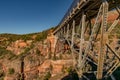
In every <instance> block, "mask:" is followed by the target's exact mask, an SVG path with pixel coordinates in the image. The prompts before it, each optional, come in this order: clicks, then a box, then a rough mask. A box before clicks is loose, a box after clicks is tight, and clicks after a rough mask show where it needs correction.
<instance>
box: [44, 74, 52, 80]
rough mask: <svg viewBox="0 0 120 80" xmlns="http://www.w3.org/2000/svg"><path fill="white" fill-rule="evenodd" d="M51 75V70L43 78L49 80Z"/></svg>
mask: <svg viewBox="0 0 120 80" xmlns="http://www.w3.org/2000/svg"><path fill="white" fill-rule="evenodd" d="M50 77H51V73H50V72H47V74H46V75H45V76H44V79H43V80H49V79H50Z"/></svg>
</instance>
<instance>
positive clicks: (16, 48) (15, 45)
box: [6, 40, 32, 55]
mask: <svg viewBox="0 0 120 80" xmlns="http://www.w3.org/2000/svg"><path fill="white" fill-rule="evenodd" d="M31 43H32V41H26V42H25V41H23V40H17V41H15V42H12V43H11V45H9V46H8V47H7V48H6V49H7V50H10V51H12V52H13V53H14V54H16V55H19V54H21V53H22V52H24V49H25V48H26V47H28V46H30V45H31Z"/></svg>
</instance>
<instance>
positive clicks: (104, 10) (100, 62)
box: [97, 1, 108, 80]
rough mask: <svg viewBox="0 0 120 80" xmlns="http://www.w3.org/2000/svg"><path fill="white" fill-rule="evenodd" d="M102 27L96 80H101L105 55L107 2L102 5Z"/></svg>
mask: <svg viewBox="0 0 120 80" xmlns="http://www.w3.org/2000/svg"><path fill="white" fill-rule="evenodd" d="M101 6H102V25H101V37H100V39H101V40H100V52H99V54H98V67H97V80H102V79H103V67H104V59H105V54H106V41H107V33H106V31H107V14H108V3H107V1H105V2H103V3H102V5H101Z"/></svg>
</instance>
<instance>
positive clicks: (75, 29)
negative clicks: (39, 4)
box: [53, 0, 120, 80]
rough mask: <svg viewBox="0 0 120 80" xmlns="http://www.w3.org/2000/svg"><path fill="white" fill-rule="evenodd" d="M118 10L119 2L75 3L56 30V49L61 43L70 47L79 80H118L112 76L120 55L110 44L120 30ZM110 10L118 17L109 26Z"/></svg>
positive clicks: (81, 0) (93, 0)
mask: <svg viewBox="0 0 120 80" xmlns="http://www.w3.org/2000/svg"><path fill="white" fill-rule="evenodd" d="M119 8H120V0H74V1H73V3H72V5H71V7H70V8H69V9H68V11H67V13H66V14H65V15H64V17H63V19H62V20H61V22H60V23H59V25H58V27H57V28H56V29H55V30H54V32H53V34H54V35H55V36H56V40H55V45H54V47H55V48H57V47H58V46H57V42H58V41H61V42H62V43H63V44H67V45H69V47H70V50H71V54H72V59H73V67H74V68H75V69H76V71H77V72H78V74H79V76H80V78H83V79H85V80H93V79H92V78H90V76H92V77H95V78H96V79H97V80H103V79H107V77H111V79H112V80H116V79H115V77H114V76H113V75H112V74H113V72H114V71H115V70H116V69H117V68H118V67H119V66H120V53H119V52H118V49H116V47H114V46H112V45H111V43H112V42H114V39H113V38H110V37H111V35H113V36H114V33H113V31H114V29H115V28H116V27H118V26H117V24H118V23H119V19H120V9H119ZM111 11H116V12H117V13H118V14H119V15H118V17H117V18H116V19H115V20H114V21H113V23H111V24H109V23H108V16H109V15H108V13H109V12H111ZM119 27H120V26H119ZM116 34H117V33H116ZM116 39H117V40H118V39H119V38H116ZM61 46H62V44H61ZM74 54H77V56H75V55H74ZM88 66H90V67H89V68H87V67H88Z"/></svg>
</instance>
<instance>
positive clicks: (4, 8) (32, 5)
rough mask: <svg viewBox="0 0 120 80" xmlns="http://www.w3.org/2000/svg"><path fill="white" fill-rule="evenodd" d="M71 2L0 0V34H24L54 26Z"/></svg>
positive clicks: (54, 0)
mask: <svg viewBox="0 0 120 80" xmlns="http://www.w3.org/2000/svg"><path fill="white" fill-rule="evenodd" d="M72 1H73V0H0V33H15V34H25V33H33V32H40V31H42V30H45V29H48V28H50V27H53V26H56V25H57V24H58V23H59V22H60V20H61V19H62V18H63V16H64V14H65V12H66V11H67V9H68V8H69V7H70V5H71V3H72Z"/></svg>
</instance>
